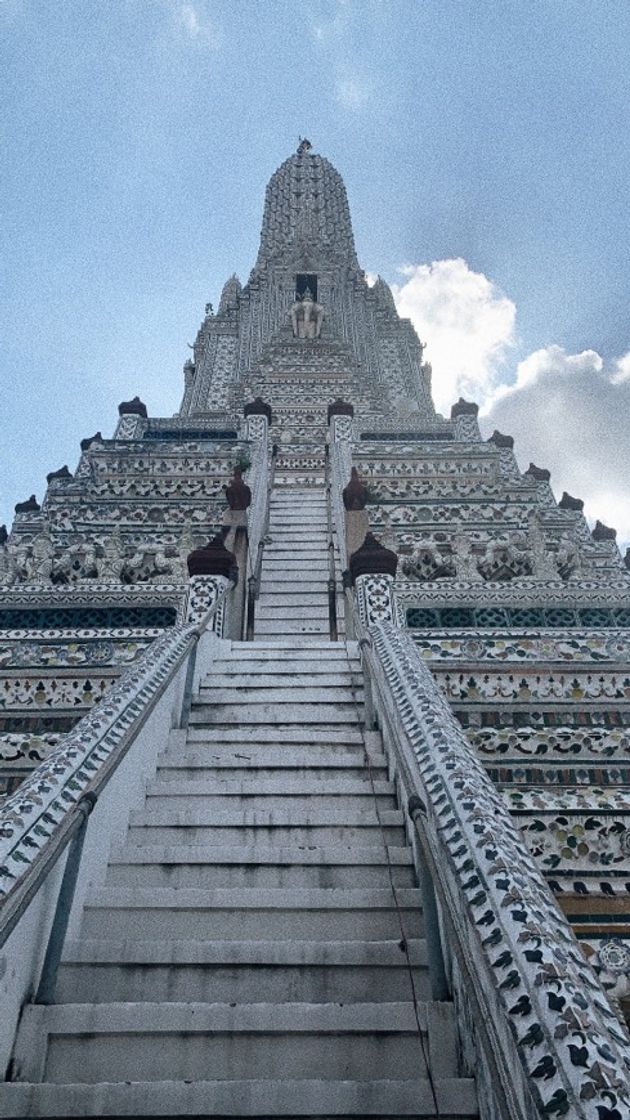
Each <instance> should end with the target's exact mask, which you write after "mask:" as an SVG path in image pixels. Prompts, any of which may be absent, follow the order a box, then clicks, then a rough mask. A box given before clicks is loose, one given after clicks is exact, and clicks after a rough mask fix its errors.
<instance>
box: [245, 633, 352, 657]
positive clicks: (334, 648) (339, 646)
mask: <svg viewBox="0 0 630 1120" xmlns="http://www.w3.org/2000/svg"><path fill="white" fill-rule="evenodd" d="M231 649H232V650H233V652H234V653H235V654H236V655H237V656H238V657H260V653H261V651H263V650H264V651H265V655H266V651H268V650H269V651H271V653H272V654H273V656H274V657H291V656H295V655H298V656H300V657H302V656H303V657H305V658H307V659H309V660H310V659H312V660H314V661H316V660H318V658H319V657H323V656H324V655H327V656H329V657H338V658H340V659H345V658H347V657H348V655H350V657H354V658H355V659H357V658H358V656H359V647H358V643H357V642H330V641H327V640H326V641H320V642H318V643H317V645H315V646H311V647H310V648H309V649H306V650H304V652H302V646H301V643H300V640H299V638H293V639H285V640H284V641H283V640H281V639H279V638H276V639H271V638H267V639H264V640H263V639H260V640H259V639H256V641H255V642H235V641H234V642H232V643H231Z"/></svg>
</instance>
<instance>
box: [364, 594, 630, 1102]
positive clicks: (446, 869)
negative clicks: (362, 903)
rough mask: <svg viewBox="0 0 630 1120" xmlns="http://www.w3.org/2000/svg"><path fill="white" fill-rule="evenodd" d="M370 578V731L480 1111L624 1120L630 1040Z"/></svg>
mask: <svg viewBox="0 0 630 1120" xmlns="http://www.w3.org/2000/svg"><path fill="white" fill-rule="evenodd" d="M381 578H382V577H381ZM370 580H372V582H374V579H373V577H370V576H362V577H360V578H359V579H358V580H357V599H358V606H359V607H360V608H361V615H362V618H363V621H361V619H360V618H358V617H357V618H356V626H357V632H358V634H359V636H360V638H361V648H362V657H363V666H364V672H365V681H366V695H367V698H368V721H370V720H372V719H374V720H375V721H376V722H377V723H378V725H379V726H380V727H381V728H382V730H383V734H384V737H385V741H386V744H387V745H388V746H389V749H390V753H391V758H392V762H393V764H394V767H395V769H396V770H397V778H398V781H399V783H400V784H401V786H402V789H403V792H404V795H405V797H406V798H407V801H408V807H409V811H410V814H411V816H412V818H413V820H414V823H415V825H416V829H417V833H418V838H419V846H420V850H421V857H420V863H421V864H424V865H425V866H426V867H428V870H429V873H430V878H431V881H432V884H433V889H434V890H435V893H436V895H437V900H438V905H439V914H440V923H439V924H440V927H441V938H440V940H441V943H442V945H443V946H444V947H445V950H444V953H445V956H446V974H448V977H449V981H448V982H449V985H450V989H451V993H452V995H453V998H454V999H455V1002H456V1004H457V1006H458V1014H459V1020H460V1023H461V1024H462V1028H463V1031H462V1033H463V1036H464V1037H466V1036H468V1038H469V1039H472V1040H473V1044H474V1051H475V1052H476V1054H477V1058H478V1060H477V1061H476V1062H475V1061H474V1057H473V1056H472V1053H471V1055H470V1064H471V1066H472V1064H473V1063H474V1066H475V1068H474V1071H473V1070H471V1072H474V1073H475V1076H476V1078H477V1085H478V1093H479V1103H480V1115H481V1116H482V1118H483V1120H508V1118H510V1120H533V1118H534V1117H548V1116H565V1117H568V1118H571V1120H576V1118H584V1120H587V1118H588V1120H622V1118H624V1120H625V1117H627V1116H630V1042H629V1040H628V1036H627V1034H626V1032H625V1030H624V1028H623V1027H622V1026H621V1024H620V1022H619V1020H618V1019H617V1017H616V1015H615V1013H614V1012H613V1010H612V1009H611V1007H610V1005H609V1003H608V1000H607V998H606V995H605V994H604V991H603V989H602V987H601V985H600V983H599V981H598V979H597V977H596V975H595V973H594V972H593V971H592V969H591V967H590V965H589V964H588V963H587V962H586V960H585V958H584V955H583V954H582V952H581V950H580V947H579V945H578V943H577V941H576V940H575V937H574V935H573V932H572V930H571V927H570V925H569V923H568V922H567V921H566V919H565V918H564V916H563V915H562V914H561V913H560V911H559V909H558V907H557V906H556V904H555V902H554V899H553V897H552V895H551V893H550V891H549V888H548V887H547V885H546V883H545V881H544V879H543V877H542V875H541V873H540V871H539V870H538V868H537V866H536V864H535V862H534V859H533V857H532V856H531V855H530V853H529V852H528V850H527V848H526V846H525V843H524V841H523V839H522V837H521V835H520V832H519V830H518V828H517V827H516V826H515V824H514V823H513V821H512V820H511V818H510V815H509V812H508V810H507V808H506V805H505V804H504V801H503V799H502V797H501V795H500V794H499V793H498V791H497V790H496V789H495V787H494V785H493V784H492V782H491V780H490V779H489V778H488V776H487V775H486V773H485V770H484V769H483V767H482V765H481V764H480V763H479V762H478V760H477V758H476V756H475V753H474V751H473V749H472V748H471V746H470V744H469V743H468V741H467V739H466V738H465V736H464V735H463V733H462V731H461V729H460V727H459V724H458V723H457V722H456V720H455V718H454V717H453V715H452V713H451V710H450V708H449V705H448V703H447V701H446V700H445V698H444V697H443V696H442V694H441V692H440V690H439V688H438V686H437V685H436V683H435V681H434V679H433V677H432V675H431V673H430V671H429V669H428V668H427V666H426V665H425V664H424V662H423V660H422V658H421V656H420V655H419V653H418V650H417V649H416V647H415V646H414V644H413V641H412V640H411V638H410V637H409V635H408V634H406V633H405V631H404V630H401V629H399V628H398V627H397V626H396V625H394V623H393V617H394V616H393V613H392V612H391V610H389V611H388V607H387V603H386V600H383V598H382V597H381V605H380V606H378V605H377V607H376V612H377V613H379V612H380V613H381V615H382V618H383V621H380V622H378V621H374V604H372V605H370V602H369V600H370V598H371V595H370V591H369V588H370V584H369V581H370ZM384 582H388V581H387V577H385V579H384ZM372 590H374V588H372ZM381 590H383V589H381ZM388 614H389V621H388V620H387V618H388ZM357 615H358V611H357ZM425 917H426V915H425ZM428 935H429V931H427V937H428ZM434 956H435V954H434ZM438 967H439V966H438ZM442 998H443V997H442Z"/></svg>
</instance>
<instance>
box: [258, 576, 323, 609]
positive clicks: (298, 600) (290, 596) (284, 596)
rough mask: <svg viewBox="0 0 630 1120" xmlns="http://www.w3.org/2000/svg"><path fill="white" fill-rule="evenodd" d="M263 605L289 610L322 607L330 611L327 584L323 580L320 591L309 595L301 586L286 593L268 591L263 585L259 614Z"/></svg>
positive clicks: (296, 585) (259, 599) (259, 601)
mask: <svg viewBox="0 0 630 1120" xmlns="http://www.w3.org/2000/svg"><path fill="white" fill-rule="evenodd" d="M263 603H264V604H265V605H266V606H275V607H283V608H287V609H295V607H301V608H304V607H306V608H308V607H321V606H325V607H326V609H328V592H327V588H326V583H325V581H323V580H322V582H321V584H320V586H319V587H318V589H317V590H316V591H310V592H309V593H308V594H306V593H305V592H303V591H302V590H301V587H300V584H295V586H294V587H293V586H292V587H291V589H288V590H285V591H266V590H265V589H264V588H263V587H262V585H261V591H260V595H259V598H258V602H257V604H256V611H257V612H258V610H259V609H260V607H261V606H262V604H263Z"/></svg>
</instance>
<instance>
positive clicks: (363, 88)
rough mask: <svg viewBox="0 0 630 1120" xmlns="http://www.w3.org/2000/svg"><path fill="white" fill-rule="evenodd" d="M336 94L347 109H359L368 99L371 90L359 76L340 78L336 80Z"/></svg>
mask: <svg viewBox="0 0 630 1120" xmlns="http://www.w3.org/2000/svg"><path fill="white" fill-rule="evenodd" d="M335 96H336V98H337V101H339V102H340V104H341V105H343V106H344V107H345V108H346V109H358V108H359V107H360V106H361V105H364V104H365V102H366V101H367V99H368V97H369V90H368V87H367V85H366V84H365V82H363V81H361V80H360V79H359V78H338V79H337V81H336V82H335Z"/></svg>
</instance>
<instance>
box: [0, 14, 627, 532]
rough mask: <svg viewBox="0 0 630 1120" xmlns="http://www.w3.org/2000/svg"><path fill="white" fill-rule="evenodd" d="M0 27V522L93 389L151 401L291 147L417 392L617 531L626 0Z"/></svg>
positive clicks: (101, 408) (174, 390) (97, 416)
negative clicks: (404, 356)
mask: <svg viewBox="0 0 630 1120" xmlns="http://www.w3.org/2000/svg"><path fill="white" fill-rule="evenodd" d="M0 35H1V48H0V49H1V56H0V74H1V75H2V77H1V78H0V83H1V86H2V102H3V106H4V113H3V120H2V124H1V125H0V127H1V129H2V140H3V149H4V157H5V158H4V160H3V164H4V170H3V173H2V186H1V191H2V233H1V236H2V262H3V263H2V274H1V277H0V284H1V287H2V301H1V310H0V331H1V334H2V348H1V354H0V363H1V365H0V384H1V385H2V404H3V418H4V425H3V435H4V438H3V440H2V446H1V450H0V487H1V489H0V501H1V507H2V509H1V513H2V516H1V517H0V520H7V521H9V520H10V518H11V515H12V508H13V504H14V503H15V502H16V501H19V500H23V499H24V498H25V497H27V496H28V495H29V494H30V493H31V492H33V491H34V492H35V493H36V494H37V495H38V497H39V498H41V497H42V496H43V493H44V489H45V475H46V473H47V471H49V470H53V469H56V468H58V467H59V466H61V465H62V463H65V462H67V463H69V465H70V467H71V468H72V469H73V468H74V466H75V465H76V461H77V458H78V450H79V448H78V444H79V440H80V439H81V438H82V437H84V436H86V435H90V434H92V433H93V432H94V431H96V430H97V429H101V430H102V431H103V434H104V435H111V433H112V431H113V428H114V425H115V421H116V415H117V410H116V406H117V403H118V401H119V400H121V399H123V398H128V397H130V396H133V395H134V394H135V393H139V395H140V396H141V397H142V398H143V399H144V400H145V401H146V403H147V405H148V407H149V409H150V411H151V412H152V413H153V414H155V415H170V414H171V413H173V412H174V411H175V410H176V409H177V407H178V405H179V400H180V395H181V367H182V365H183V362H184V361H185V359H186V357H187V355H188V350H187V346H186V343H187V342H192V340H193V337H194V334H195V332H196V329H197V326H198V324H199V321H200V319H201V317H202V313H203V307H204V304H205V303H206V301H207V300H213V301H216V300H217V298H218V295H219V292H220V289H221V286H222V284H223V282H224V280H225V279H226V278H227V277H228V276H229V275H230V274H231V273H232V272H233V271H237V272H238V273H239V274H240V275H241V278H242V279H245V278H246V277H247V274H248V272H249V269H250V268H251V266H252V264H253V261H254V257H255V253H256V246H257V238H258V233H259V229H260V218H261V212H262V198H263V191H264V187H265V183H266V182H267V180H268V178H269V176H270V175H271V173H272V172H273V170H274V169H275V168H276V167H277V166H278V164H279V163H280V162H282V160H283V159H284V158H286V156H287V155H288V154H290V153H291V151H292V150H294V148H295V146H296V143H297V138H298V135H299V134H300V133H301V134H303V135H307V136H309V138H310V139H311V140H312V141H313V144H314V146H315V147H316V149H317V150H318V151H321V152H322V153H323V154H325V155H326V156H328V157H329V158H330V159H331V160H332V162H333V163H334V164H335V166H336V167H337V168H338V169H339V171H340V172H341V174H342V175H343V177H344V179H345V182H346V186H347V188H348V194H349V198H350V206H351V212H352V217H353V222H354V228H355V236H356V240H357V248H358V253H359V258H360V260H361V263H362V264H363V267H364V268H365V269H366V270H368V271H369V272H371V273H376V272H380V273H381V275H383V276H384V277H385V278H386V279H387V280H389V281H390V282H391V283H392V284H394V285H395V286H396V294H397V299H398V301H399V306H400V307H401V310H402V311H404V313H406V314H409V315H410V316H411V317H412V318H413V320H414V322H415V323H416V325H417V327H418V330H419V332H420V334H421V337H422V338H423V340H425V341H427V343H428V348H427V357H428V358H429V360H432V362H433V367H434V385H435V390H436V397H437V398H438V403H439V405H440V406H441V407H443V408H445V409H447V408H448V406H449V405H450V403H451V400H452V399H454V396H457V395H459V392H460V391H464V392H465V393H468V395H473V396H476V397H477V399H478V400H479V401H480V403H481V404H482V406H483V409H484V411H485V412H486V413H487V419H486V420H485V421H484V423H485V425H486V427H487V428H489V430H492V427H494V426H498V427H501V426H502V425H503V427H504V429H506V428H507V430H510V431H511V433H512V434H513V435H514V436H515V437H516V440H517V450H518V452H519V456H520V458H521V460H522V462H523V465H524V466H527V463H528V462H529V460H530V458H533V459H534V461H536V462H538V463H539V465H542V466H548V467H551V469H552V475H553V477H552V481H553V483H554V486H555V489H556V492H557V493H558V496H559V495H560V493H561V491H562V489H564V488H566V489H568V490H569V491H570V492H572V493H574V494H576V495H578V496H581V497H583V498H586V500H587V512H588V513H589V516H590V517H591V518H593V517H595V516H600V517H601V518H602V520H604V521H607V522H608V523H609V524H613V525H616V526H617V528H618V529H619V530H620V536H621V537H622V538H625V539H630V498H629V496H628V495H629V491H630V485H629V483H628V478H629V475H630V436H629V434H628V433H629V430H630V424H629V422H628V419H629V415H630V316H629V314H628V308H629V307H630V270H629V268H628V245H629V241H630V239H629V236H628V234H629V226H630V216H629V214H630V211H629V208H628V197H629V194H630V191H629V187H630V128H629V127H628V122H629V120H630V114H629V101H630V96H629V95H630V67H628V64H627V58H628V51H629V48H630V4H628V3H627V2H626V0H599V2H598V3H591V2H590V0H589V2H587V0H584V2H579V3H578V2H573V0H561V2H560V0H557V2H556V0H554V2H542V0H528V2H527V3H524V2H523V0H518V2H511V0H488V2H486V0H474V2H472V0H471V2H470V3H468V2H464V0H426V2H422V0H386V2H377V0H346V2H340V0H328V2H317V0H313V2H311V3H308V4H299V5H298V4H295V3H288V2H276V0H265V2H264V3H263V2H262V0H261V2H253V0H239V2H236V3H234V2H233V0H230V2H221V0H215V2H212V0H189V2H180V0H100V2H94V0H64V2H63V3H61V4H58V3H49V2H46V0H0ZM403 268H405V269H406V271H404V272H403V271H401V269H403ZM508 425H509V427H508Z"/></svg>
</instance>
